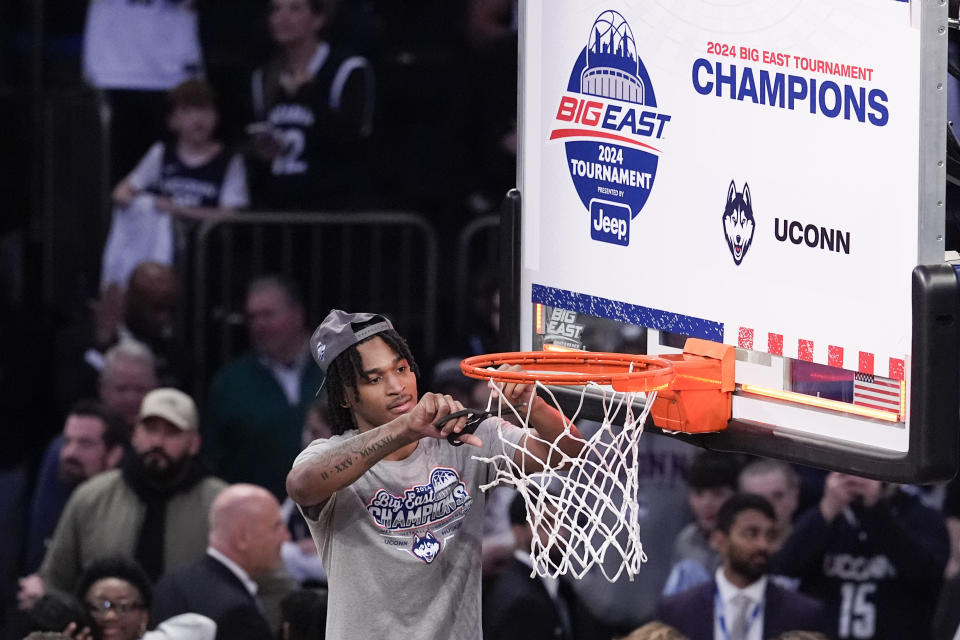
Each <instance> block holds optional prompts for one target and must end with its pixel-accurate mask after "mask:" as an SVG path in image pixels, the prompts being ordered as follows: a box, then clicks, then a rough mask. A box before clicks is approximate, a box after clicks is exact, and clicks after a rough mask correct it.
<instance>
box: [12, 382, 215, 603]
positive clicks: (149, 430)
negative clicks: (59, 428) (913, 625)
mask: <svg viewBox="0 0 960 640" xmlns="http://www.w3.org/2000/svg"><path fill="white" fill-rule="evenodd" d="M131 444H132V446H133V451H132V452H131V453H130V454H128V455H127V456H126V458H125V459H124V461H123V463H122V464H121V468H120V469H116V470H113V471H108V472H106V473H101V474H99V475H98V476H95V477H94V478H92V479H91V480H89V481H88V482H85V483H84V484H82V485H80V486H79V487H78V488H77V489H76V491H74V492H73V495H71V497H70V501H69V502H68V503H67V506H66V508H65V509H64V511H63V515H62V516H61V518H60V522H59V523H58V524H57V529H56V531H55V532H54V535H53V539H52V541H51V543H50V546H49V548H48V549H47V553H46V555H45V556H44V559H43V564H42V565H41V566H40V570H39V571H38V573H37V574H34V575H32V576H28V577H27V578H24V579H23V580H22V581H21V590H20V594H19V595H18V599H19V601H20V606H21V607H22V608H28V607H29V606H31V605H32V603H33V602H34V601H35V600H36V599H37V598H39V596H40V595H42V594H43V593H44V591H45V589H46V588H49V587H54V588H57V589H61V590H64V591H73V589H74V586H75V584H76V582H77V579H78V578H79V577H80V574H81V573H82V572H83V569H84V567H86V566H87V565H88V564H90V562H91V561H93V560H95V559H96V558H99V557H101V556H106V555H112V554H117V553H119V554H123V555H127V556H129V557H132V558H134V559H136V560H137V561H138V562H139V563H140V564H141V565H142V566H143V568H144V569H145V570H146V572H147V574H148V575H149V576H150V578H151V579H153V580H156V579H157V578H158V577H160V575H161V574H162V573H164V572H166V571H167V570H169V569H171V568H173V567H176V566H179V565H182V564H184V563H187V562H191V561H193V560H196V559H198V558H201V557H203V555H204V553H205V551H206V547H207V536H208V534H209V527H208V523H207V519H206V518H205V517H203V515H202V514H206V513H208V512H209V510H210V506H211V504H212V503H213V500H214V498H215V497H216V496H217V494H219V493H220V491H221V490H223V488H224V487H225V486H226V484H225V483H224V482H223V481H222V480H219V479H218V478H214V477H211V476H209V475H207V474H206V472H205V471H204V470H203V469H202V467H201V466H200V465H199V463H198V461H197V457H196V454H197V451H198V450H199V448H200V435H199V433H198V430H197V407H196V405H195V404H194V402H193V400H192V399H191V398H190V396H188V395H187V394H185V393H183V392H182V391H178V390H177V389H170V388H163V389H155V390H153V391H151V392H150V393H148V394H147V395H146V397H144V399H143V404H142V405H141V407H140V417H139V420H138V421H137V425H136V427H135V428H134V430H133V437H132V439H131Z"/></svg>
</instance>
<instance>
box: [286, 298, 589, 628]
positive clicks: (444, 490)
mask: <svg viewBox="0 0 960 640" xmlns="http://www.w3.org/2000/svg"><path fill="white" fill-rule="evenodd" d="M311 349H312V353H313V356H314V358H315V359H316V360H317V362H318V363H319V365H320V367H321V368H322V369H323V370H324V373H325V379H324V387H325V389H326V393H327V397H328V401H329V405H330V414H331V419H332V422H333V431H334V433H335V434H336V435H334V436H333V437H331V438H329V439H327V440H317V441H315V442H313V443H312V444H311V445H310V446H309V447H307V449H306V450H304V451H303V453H301V454H300V456H299V457H298V458H297V460H296V462H295V463H294V466H293V470H292V471H291V472H290V475H289V476H288V478H287V491H288V493H289V495H290V496H291V497H292V498H293V499H294V500H295V501H296V502H297V504H298V505H300V508H301V510H302V512H303V514H304V516H305V517H306V519H307V522H308V524H309V526H310V530H311V533H312V534H313V538H314V540H315V541H316V543H317V548H318V550H319V552H320V555H321V558H322V559H323V564H324V567H326V569H327V573H328V577H329V587H330V592H329V609H328V612H329V613H328V619H327V637H329V638H334V639H339V638H358V637H367V638H380V637H388V636H393V635H395V634H396V633H397V632H401V633H403V634H404V635H406V636H408V637H415V638H428V637H437V636H438V635H443V637H446V638H451V639H456V640H459V639H473V640H478V639H479V638H480V637H481V616H480V576H481V572H480V544H481V539H482V517H483V501H484V497H483V493H482V492H481V491H480V490H479V488H480V486H481V485H484V484H486V483H488V482H490V481H491V480H492V479H494V478H495V477H496V467H495V466H493V465H488V464H486V463H484V462H481V461H478V460H475V459H474V457H473V456H474V455H476V456H479V457H486V458H493V457H495V456H497V455H498V454H501V455H502V454H503V452H504V451H505V450H508V451H514V452H515V453H514V454H513V462H514V463H516V464H517V465H520V466H521V467H522V468H523V469H524V470H525V471H527V472H530V471H534V470H536V469H537V468H538V467H541V466H542V463H543V462H547V463H548V464H551V465H552V464H555V463H558V462H559V459H560V458H561V457H562V456H561V454H560V452H561V451H562V453H563V454H565V455H567V456H574V457H575V456H576V455H577V454H578V453H579V451H580V447H581V442H582V441H580V440H579V433H578V432H577V430H576V427H574V426H572V425H570V428H569V430H567V429H566V428H565V422H566V421H565V419H564V417H563V416H562V415H561V414H560V413H559V412H558V411H556V410H555V409H553V408H552V407H551V406H549V405H548V404H547V403H546V402H545V401H544V400H543V399H542V398H539V397H538V396H537V395H535V394H534V393H533V387H532V386H531V385H527V384H506V385H504V386H503V388H502V390H501V391H500V393H501V394H502V396H503V398H504V399H505V400H506V401H507V402H509V403H510V405H512V406H514V407H524V408H526V407H525V405H529V424H530V425H531V426H532V427H534V428H535V429H536V431H537V434H538V438H531V437H528V434H529V433H530V432H527V431H524V430H523V429H520V428H518V427H515V426H513V425H510V424H508V423H506V422H504V421H502V420H500V419H498V418H491V419H488V420H484V421H483V422H481V423H480V424H479V426H478V427H477V429H476V431H475V432H474V433H468V431H469V429H466V427H467V421H468V417H467V416H461V417H457V418H453V419H450V420H449V421H446V422H445V423H442V426H441V428H438V427H437V426H436V423H437V422H438V421H441V420H442V419H443V418H444V417H446V416H448V415H450V414H451V413H454V412H457V411H460V410H462V409H463V406H462V405H461V404H460V403H459V402H456V401H455V400H453V399H452V398H451V397H450V396H444V395H438V394H433V393H426V394H424V395H423V397H422V398H419V399H418V391H417V384H418V377H419V375H418V369H417V365H416V363H415V361H414V359H413V355H412V354H411V353H410V349H409V347H408V346H407V344H406V342H405V341H404V340H403V338H402V337H401V336H400V335H399V334H398V333H397V332H396V331H395V330H394V328H393V325H392V324H391V323H390V322H389V320H387V319H386V318H384V317H383V316H379V315H375V314H369V313H346V312H343V311H339V310H334V311H331V312H330V314H329V315H328V316H327V317H326V319H324V321H323V323H321V325H320V326H319V327H318V328H317V330H316V332H315V333H314V335H313V337H312V339H311ZM531 403H532V404H531ZM498 431H499V433H498ZM448 436H452V439H453V440H459V441H460V442H462V443H465V444H469V445H471V447H456V446H451V443H448V442H447V439H448ZM524 441H526V442H524ZM551 443H552V444H551ZM517 445H519V446H517ZM552 445H553V446H552Z"/></svg>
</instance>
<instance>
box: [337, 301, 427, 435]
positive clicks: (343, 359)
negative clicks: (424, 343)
mask: <svg viewBox="0 0 960 640" xmlns="http://www.w3.org/2000/svg"><path fill="white" fill-rule="evenodd" d="M382 321H383V318H382V317H380V316H375V317H374V318H372V319H370V320H367V321H366V322H357V323H354V324H353V325H352V326H353V330H354V331H357V330H358V329H362V328H363V327H365V326H368V325H370V324H374V323H377V322H382ZM374 338H380V339H382V340H383V341H384V342H386V343H387V346H388V347H390V348H391V349H392V350H393V352H394V353H396V354H397V355H398V356H400V357H401V358H403V359H404V360H406V361H407V364H408V365H410V370H411V371H413V375H414V376H416V378H417V384H418V386H419V384H420V368H419V367H417V363H416V361H415V360H414V359H413V353H411V352H410V346H409V345H408V344H407V341H406V340H404V339H403V336H401V335H400V334H399V333H397V332H396V330H394V329H388V330H386V331H381V332H380V333H375V334H373V335H372V336H369V337H367V338H364V339H363V340H360V341H359V342H357V343H356V344H354V345H351V346H350V347H348V348H347V349H345V350H344V351H343V352H341V353H340V355H338V356H337V357H336V358H335V359H334V361H333V362H331V363H330V366H329V367H327V372H326V376H325V377H324V384H323V386H324V388H325V389H326V390H327V407H328V408H329V409H330V430H331V431H332V432H333V434H334V435H340V434H342V433H344V432H346V431H349V430H350V429H354V428H356V424H355V422H354V420H353V412H352V411H350V407H349V406H346V404H347V400H348V399H349V398H348V395H347V394H348V393H352V395H353V397H352V399H353V400H356V398H357V396H358V393H359V391H358V389H357V378H359V377H360V376H362V375H363V361H362V360H361V358H360V352H359V351H357V346H358V345H361V344H363V343H364V342H367V341H369V340H372V339H374Z"/></svg>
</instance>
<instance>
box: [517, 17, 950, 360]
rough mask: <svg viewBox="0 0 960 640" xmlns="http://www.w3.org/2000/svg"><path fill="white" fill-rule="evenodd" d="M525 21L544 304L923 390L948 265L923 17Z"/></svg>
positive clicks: (531, 285)
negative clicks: (927, 348) (925, 226)
mask: <svg viewBox="0 0 960 640" xmlns="http://www.w3.org/2000/svg"><path fill="white" fill-rule="evenodd" d="M521 7H522V11H521V121H520V129H521V131H520V133H521V138H520V140H521V148H520V155H521V169H520V188H521V191H522V194H523V207H524V211H523V235H522V246H523V257H522V277H521V285H522V289H521V291H522V292H523V295H524V301H532V302H541V303H544V304H547V305H550V306H555V307H560V308H564V309H569V310H573V311H578V312H583V313H589V314H591V315H594V316H599V317H607V318H611V319H615V320H619V321H623V322H630V323H634V324H640V325H644V326H648V327H653V328H658V329H662V330H668V331H675V332H678V333H684V334H686V335H693V336H698V337H703V338H707V339H711V340H718V341H723V342H726V343H728V344H735V345H738V346H741V347H745V348H750V349H753V350H758V351H768V352H770V353H773V354H776V355H783V356H788V357H792V358H799V359H801V360H809V361H814V362H822V363H824V364H830V365H833V366H840V367H843V368H846V369H852V370H859V371H864V372H869V373H871V374H878V375H883V376H890V377H902V376H903V375H904V373H903V372H904V363H905V361H906V360H907V359H908V358H909V348H910V273H911V270H912V269H913V267H914V266H915V265H916V264H918V263H919V262H923V261H934V257H933V254H934V253H935V251H933V250H931V249H930V248H929V246H927V245H925V241H924V240H923V239H922V238H919V237H918V230H917V227H918V216H919V215H920V214H921V213H922V212H921V211H920V209H922V206H923V204H922V200H923V197H922V196H921V194H920V191H919V188H918V176H919V173H920V170H919V163H920V160H919V157H918V154H919V148H920V144H919V142H918V140H919V136H920V131H919V126H920V125H919V124H918V123H920V116H919V114H920V97H919V96H920V91H921V80H920V78H921V76H920V52H921V37H920V30H919V26H918V25H917V24H916V20H914V21H913V22H912V21H911V7H910V4H909V3H907V2H900V1H897V0H792V1H787V2H770V1H769V0H748V1H747V2H739V3H733V4H730V3H726V4H725V3H715V2H707V1H706V0H690V1H689V2H686V1H685V2H668V1H667V0H648V1H640V0H633V1H630V2H627V1H623V2H585V1H583V0H529V1H528V2H525V3H522V4H521ZM927 244H929V243H927ZM925 247H926V248H925ZM925 252H926V254H927V255H924V253H925ZM940 260H942V247H941V254H940V257H939V258H936V261H940ZM528 295H529V298H527V297H526V296H528ZM527 307H529V305H523V307H522V313H530V310H529V309H528V308H527ZM528 318H529V316H528ZM528 318H527V319H528ZM838 318H843V319H844V320H842V321H838ZM851 318H861V319H862V322H859V323H858V322H851V321H850V319H851ZM524 322H525V324H524V326H527V327H529V326H531V325H530V324H529V323H527V322H526V319H525V321H524ZM523 339H524V340H527V341H528V340H529V339H530V337H529V336H527V335H525V336H523ZM528 344H529V343H528Z"/></svg>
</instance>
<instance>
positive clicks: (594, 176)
mask: <svg viewBox="0 0 960 640" xmlns="http://www.w3.org/2000/svg"><path fill="white" fill-rule="evenodd" d="M669 121H670V116H669V115H667V114H665V113H662V112H660V111H658V110H657V99H656V96H655V95H654V92H653V84H652V83H651V82H650V76H649V75H648V74H647V69H646V67H644V65H643V61H642V60H641V59H640V56H639V55H637V47H636V42H635V40H634V38H633V31H632V30H631V29H630V25H629V24H627V21H626V20H625V19H624V17H623V16H622V15H621V14H620V13H618V12H616V11H612V10H607V11H604V12H603V13H601V14H600V16H599V17H597V19H596V20H595V21H594V23H593V26H592V27H591V29H590V37H589V40H588V42H587V46H586V48H584V49H583V50H582V51H581V52H580V56H579V57H578V58H577V61H576V63H575V64H574V66H573V71H572V72H571V74H570V80H569V82H568V83H567V90H566V91H565V92H564V93H563V95H562V96H561V97H560V105H559V107H558V108H557V115H556V116H555V117H554V128H553V131H551V132H550V139H551V140H566V142H565V147H566V152H567V169H568V170H569V171H570V176H571V177H572V178H573V185H574V187H575V188H576V190H577V194H578V195H579V196H580V200H581V201H582V202H583V205H584V206H585V207H586V208H587V210H588V211H589V212H590V237H591V238H593V239H594V240H599V241H601V242H609V243H612V244H618V245H623V246H626V245H628V244H630V221H631V220H633V218H635V217H636V216H637V215H638V214H639V213H640V210H641V209H642V208H643V205H644V204H646V202H647V198H648V197H649V196H650V190H651V189H652V188H653V181H654V178H655V177H656V174H657V161H658V160H659V156H660V147H659V142H658V141H659V140H660V138H661V137H662V136H663V132H664V129H665V127H666V125H667V123H668V122H669Z"/></svg>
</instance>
